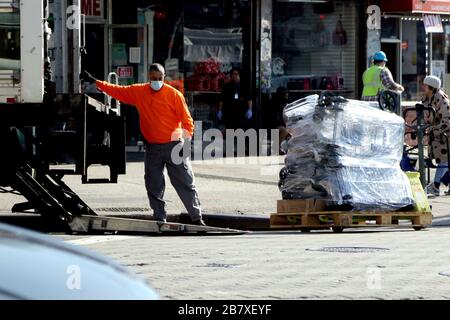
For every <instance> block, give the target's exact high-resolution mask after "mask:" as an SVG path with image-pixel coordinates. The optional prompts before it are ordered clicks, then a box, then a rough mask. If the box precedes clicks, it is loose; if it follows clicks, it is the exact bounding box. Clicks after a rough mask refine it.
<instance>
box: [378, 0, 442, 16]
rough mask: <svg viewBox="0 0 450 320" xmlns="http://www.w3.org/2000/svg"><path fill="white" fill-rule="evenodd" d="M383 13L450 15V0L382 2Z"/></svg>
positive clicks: (383, 0) (389, 0) (387, 0)
mask: <svg viewBox="0 0 450 320" xmlns="http://www.w3.org/2000/svg"><path fill="white" fill-rule="evenodd" d="M381 11H383V12H405V13H428V14H450V0H395V1H393V0H381Z"/></svg>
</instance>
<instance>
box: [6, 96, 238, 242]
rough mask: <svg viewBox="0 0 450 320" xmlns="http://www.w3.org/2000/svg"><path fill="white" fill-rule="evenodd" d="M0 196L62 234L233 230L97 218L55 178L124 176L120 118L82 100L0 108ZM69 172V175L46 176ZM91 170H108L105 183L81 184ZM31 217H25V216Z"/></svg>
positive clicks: (71, 98) (113, 179) (108, 180)
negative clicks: (18, 198) (15, 198)
mask: <svg viewBox="0 0 450 320" xmlns="http://www.w3.org/2000/svg"><path fill="white" fill-rule="evenodd" d="M0 150H2V156H1V157H0V192H3V193H4V192H15V193H19V194H21V195H23V196H24V197H25V198H26V199H27V202H23V203H18V204H15V205H14V206H13V207H12V212H26V213H30V212H32V213H38V214H40V215H41V216H42V218H43V220H44V221H46V222H47V223H49V224H55V223H57V224H58V225H61V226H63V227H64V229H65V230H66V232H69V233H99V232H100V233H111V232H126V233H139V234H143V233H157V234H179V233H183V234H185V233H194V234H205V233H213V234H239V233H243V232H241V231H238V230H232V229H225V228H215V227H205V226H197V225H189V224H181V223H163V224H160V223H157V222H156V221H151V220H137V219H124V218H113V217H107V216H98V215H97V214H96V213H95V212H94V210H92V209H91V208H90V207H89V206H88V205H87V204H86V203H85V202H84V201H83V200H82V199H80V198H79V197H78V196H77V195H76V193H75V192H74V191H72V190H71V189H70V188H69V186H67V185H66V184H65V183H64V182H63V180H62V178H63V177H64V175H68V174H71V175H80V176H81V177H82V182H83V183H116V182H117V177H118V175H119V174H125V167H126V161H125V131H124V118H123V116H120V115H118V114H117V113H116V112H115V110H114V109H109V110H108V108H107V106H105V105H103V104H102V103H100V102H98V101H96V100H94V99H92V98H91V97H89V96H86V95H83V94H75V95H74V94H71V95H54V96H50V95H46V97H45V99H44V102H43V103H42V104H0ZM52 164H71V165H73V166H74V169H73V170H69V169H64V170H61V169H52V168H51V167H56V168H58V166H52ZM92 164H97V165H105V166H109V169H110V176H109V177H106V178H104V179H89V177H88V174H87V172H88V167H89V166H90V165H92ZM30 210H31V211H30Z"/></svg>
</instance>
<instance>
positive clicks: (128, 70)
mask: <svg viewBox="0 0 450 320" xmlns="http://www.w3.org/2000/svg"><path fill="white" fill-rule="evenodd" d="M117 75H118V76H119V78H133V67H117Z"/></svg>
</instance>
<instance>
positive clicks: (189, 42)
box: [183, 0, 249, 128]
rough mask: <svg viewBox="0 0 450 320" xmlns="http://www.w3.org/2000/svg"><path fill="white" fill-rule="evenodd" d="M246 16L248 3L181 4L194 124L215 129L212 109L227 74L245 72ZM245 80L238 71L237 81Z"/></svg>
mask: <svg viewBox="0 0 450 320" xmlns="http://www.w3.org/2000/svg"><path fill="white" fill-rule="evenodd" d="M246 12H249V1H242V0H229V1H222V0H216V1H199V0H186V1H185V2H184V28H183V37H184V75H185V88H186V96H187V98H188V102H189V105H190V106H191V107H192V111H193V112H192V113H193V117H194V120H200V121H203V125H204V127H206V128H208V127H217V126H218V123H217V117H216V116H215V114H216V111H217V110H216V109H217V106H218V104H219V100H220V92H221V90H222V88H223V85H224V84H225V83H226V82H227V81H229V72H230V71H231V69H232V68H240V69H245V66H244V65H243V61H244V52H245V49H246V46H245V38H246V35H245V33H249V29H248V28H247V20H248V21H249V16H248V15H247V14H246ZM247 18H248V19H247ZM246 19H247V20H246ZM245 78H246V76H245V72H243V70H241V80H242V79H245ZM243 81H245V80H242V82H243Z"/></svg>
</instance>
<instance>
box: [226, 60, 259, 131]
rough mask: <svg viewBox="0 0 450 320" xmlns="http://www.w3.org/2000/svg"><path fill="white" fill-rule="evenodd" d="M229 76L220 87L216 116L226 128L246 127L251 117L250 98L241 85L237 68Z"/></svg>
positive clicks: (248, 126)
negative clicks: (220, 92)
mask: <svg viewBox="0 0 450 320" xmlns="http://www.w3.org/2000/svg"><path fill="white" fill-rule="evenodd" d="M230 78H231V80H230V82H228V83H226V84H224V86H223V88H222V94H221V100H220V102H219V111H218V113H217V117H218V118H219V120H222V121H223V124H224V125H225V128H226V129H248V128H250V127H251V125H250V123H251V120H252V118H253V110H252V100H251V98H250V97H249V94H248V92H247V90H246V88H244V87H243V86H242V85H241V76H240V73H239V69H236V68H233V69H232V70H231V72H230Z"/></svg>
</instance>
